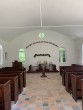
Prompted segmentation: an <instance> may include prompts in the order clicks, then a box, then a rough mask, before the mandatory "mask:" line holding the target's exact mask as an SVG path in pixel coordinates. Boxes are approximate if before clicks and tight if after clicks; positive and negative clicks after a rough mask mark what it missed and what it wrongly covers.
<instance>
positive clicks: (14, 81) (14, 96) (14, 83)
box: [0, 74, 18, 103]
mask: <svg viewBox="0 0 83 110" xmlns="http://www.w3.org/2000/svg"><path fill="white" fill-rule="evenodd" d="M0 80H4V81H8V80H10V81H11V82H10V85H11V86H10V87H11V101H15V103H16V102H17V100H18V76H11V75H5V74H4V75H3V74H0Z"/></svg>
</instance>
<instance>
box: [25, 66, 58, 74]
mask: <svg viewBox="0 0 83 110" xmlns="http://www.w3.org/2000/svg"><path fill="white" fill-rule="evenodd" d="M40 72H42V64H39V65H38V66H33V65H29V69H28V71H27V73H40ZM45 72H59V71H58V70H57V69H56V65H55V64H50V65H45Z"/></svg>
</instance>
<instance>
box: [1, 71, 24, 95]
mask: <svg viewBox="0 0 83 110" xmlns="http://www.w3.org/2000/svg"><path fill="white" fill-rule="evenodd" d="M0 74H7V75H9V76H10V75H12V76H16V75H17V76H18V87H19V94H20V93H21V92H22V91H23V75H22V72H21V73H16V72H13V73H12V72H7V71H5V72H0Z"/></svg>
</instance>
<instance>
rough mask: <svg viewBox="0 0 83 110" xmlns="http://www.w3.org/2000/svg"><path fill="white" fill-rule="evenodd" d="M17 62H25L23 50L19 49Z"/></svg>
mask: <svg viewBox="0 0 83 110" xmlns="http://www.w3.org/2000/svg"><path fill="white" fill-rule="evenodd" d="M19 61H20V62H22V63H23V62H24V61H25V50H24V49H19Z"/></svg>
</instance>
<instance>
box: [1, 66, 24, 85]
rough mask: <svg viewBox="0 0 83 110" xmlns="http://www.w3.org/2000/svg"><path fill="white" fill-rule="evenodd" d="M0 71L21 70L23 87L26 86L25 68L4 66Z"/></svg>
mask: <svg viewBox="0 0 83 110" xmlns="http://www.w3.org/2000/svg"><path fill="white" fill-rule="evenodd" d="M0 71H2V72H3V71H8V72H11V71H12V72H18V73H19V72H22V73H23V87H26V69H25V68H23V69H19V68H18V69H17V68H13V67H5V68H2V69H1V70H0Z"/></svg>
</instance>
